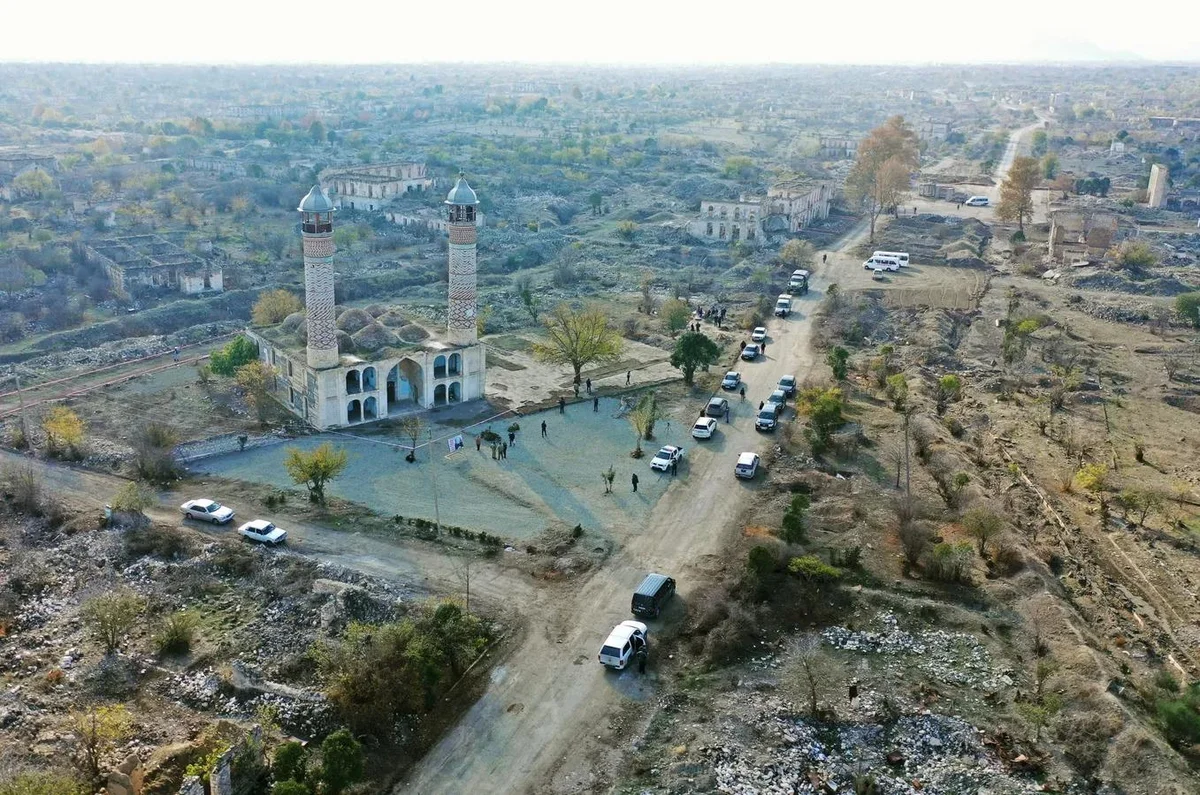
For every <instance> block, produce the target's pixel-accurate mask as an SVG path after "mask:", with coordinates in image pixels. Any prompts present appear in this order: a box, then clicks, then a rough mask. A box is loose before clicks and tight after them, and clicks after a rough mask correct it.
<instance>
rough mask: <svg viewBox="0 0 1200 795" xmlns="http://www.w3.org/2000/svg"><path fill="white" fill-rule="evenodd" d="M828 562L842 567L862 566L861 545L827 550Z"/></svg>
mask: <svg viewBox="0 0 1200 795" xmlns="http://www.w3.org/2000/svg"><path fill="white" fill-rule="evenodd" d="M829 564H830V565H831V566H837V567H839V568H843V569H858V568H861V567H862V547H860V546H853V547H845V548H843V549H831V550H829Z"/></svg>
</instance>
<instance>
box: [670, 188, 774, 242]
mask: <svg viewBox="0 0 1200 795" xmlns="http://www.w3.org/2000/svg"><path fill="white" fill-rule="evenodd" d="M762 224H763V209H762V199H758V198H747V197H744V196H743V197H742V199H741V200H739V201H735V202H731V201H712V200H708V199H706V200H704V201H702V202H700V217H699V218H697V219H695V220H693V221H691V222H690V223H689V224H688V231H689V232H691V233H692V235H694V236H695V237H699V238H704V239H706V240H716V241H719V242H722V243H736V242H738V241H739V240H745V241H749V242H757V241H759V240H761V239H762V236H763V228H764V227H763V225H762Z"/></svg>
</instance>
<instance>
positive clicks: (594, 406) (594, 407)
mask: <svg viewBox="0 0 1200 795" xmlns="http://www.w3.org/2000/svg"><path fill="white" fill-rule="evenodd" d="M592 411H596V412H598V411H600V398H598V397H594V398H592Z"/></svg>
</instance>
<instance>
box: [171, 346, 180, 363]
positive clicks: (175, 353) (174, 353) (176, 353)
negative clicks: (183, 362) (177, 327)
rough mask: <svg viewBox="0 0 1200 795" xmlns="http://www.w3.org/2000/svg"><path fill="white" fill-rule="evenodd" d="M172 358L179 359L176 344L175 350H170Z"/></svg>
mask: <svg viewBox="0 0 1200 795" xmlns="http://www.w3.org/2000/svg"><path fill="white" fill-rule="evenodd" d="M172 358H173V359H174V360H175V361H179V347H178V346H176V348H175V350H174V351H173V352H172Z"/></svg>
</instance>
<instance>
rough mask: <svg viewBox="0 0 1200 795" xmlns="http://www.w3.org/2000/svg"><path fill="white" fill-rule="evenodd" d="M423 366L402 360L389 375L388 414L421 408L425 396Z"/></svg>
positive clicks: (409, 360)
mask: <svg viewBox="0 0 1200 795" xmlns="http://www.w3.org/2000/svg"><path fill="white" fill-rule="evenodd" d="M421 376H422V374H421V365H419V364H417V363H416V362H414V361H413V360H412V359H402V360H401V361H400V362H399V363H398V364H397V365H396V366H395V367H393V368H392V369H391V370H389V371H388V374H387V413H388V414H392V413H394V412H397V411H407V410H410V409H413V408H417V407H419V406H421V405H422V404H421V399H422V396H423V395H424V394H425V385H424V380H423V379H422V377H421Z"/></svg>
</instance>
